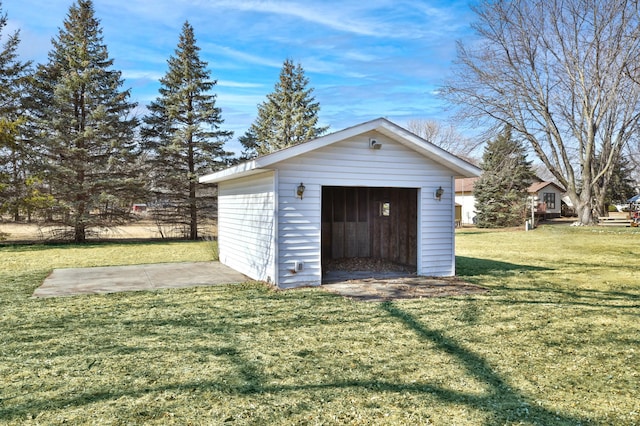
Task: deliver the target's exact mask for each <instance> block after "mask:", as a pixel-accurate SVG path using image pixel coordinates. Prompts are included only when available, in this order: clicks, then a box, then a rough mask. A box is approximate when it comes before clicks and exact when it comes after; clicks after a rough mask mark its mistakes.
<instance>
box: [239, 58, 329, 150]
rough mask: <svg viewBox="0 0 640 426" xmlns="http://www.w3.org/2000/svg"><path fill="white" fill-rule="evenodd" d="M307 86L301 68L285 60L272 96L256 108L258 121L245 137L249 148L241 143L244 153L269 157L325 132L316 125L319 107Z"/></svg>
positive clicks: (324, 128) (306, 79) (307, 80)
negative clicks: (271, 153) (268, 155)
mask: <svg viewBox="0 0 640 426" xmlns="http://www.w3.org/2000/svg"><path fill="white" fill-rule="evenodd" d="M308 84H309V79H308V78H307V77H306V76H305V74H304V70H303V69H302V66H301V65H300V64H298V65H297V66H296V65H294V64H293V62H292V61H291V60H289V59H287V60H285V61H284V65H283V66H282V70H281V71H280V78H279V80H278V82H277V83H276V85H275V89H274V91H273V93H270V94H269V95H267V100H266V101H265V102H263V103H262V104H260V105H258V117H257V118H256V121H255V122H254V123H253V124H252V125H251V127H250V129H249V131H248V132H247V134H246V135H245V136H247V138H246V139H245V140H246V141H248V142H249V144H248V145H247V144H245V143H243V141H242V140H241V141H240V142H241V143H243V145H244V147H245V151H246V152H250V153H252V154H256V155H264V154H268V153H270V152H274V151H277V150H279V149H282V148H286V147H288V146H292V145H297V144H300V143H302V142H306V141H308V140H310V139H313V138H315V137H318V136H320V135H321V134H323V133H324V132H325V131H326V130H327V127H318V125H317V124H318V112H319V111H320V104H318V103H317V102H315V98H314V97H313V96H312V93H313V89H312V88H307V86H308ZM252 138H254V139H252Z"/></svg>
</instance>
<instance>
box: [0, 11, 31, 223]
mask: <svg viewBox="0 0 640 426" xmlns="http://www.w3.org/2000/svg"><path fill="white" fill-rule="evenodd" d="M6 25H7V15H6V14H3V13H2V2H0V40H3V39H4V40H6V41H5V42H4V43H3V44H2V46H1V47H0V214H2V213H3V212H7V211H8V212H10V213H11V215H12V217H13V219H14V220H16V221H17V220H19V219H20V210H21V207H22V206H23V205H24V202H25V198H26V179H27V172H28V170H27V168H28V154H27V152H28V146H27V145H26V144H25V143H24V141H23V140H22V131H23V127H24V123H25V117H24V113H23V98H24V96H23V93H24V84H25V81H26V79H27V76H28V72H29V67H30V63H29V62H21V61H19V60H18V55H17V49H18V46H19V44H20V37H19V32H18V31H15V32H14V33H13V34H9V35H8V36H6V37H3V35H2V32H3V30H4V28H5V27H6Z"/></svg>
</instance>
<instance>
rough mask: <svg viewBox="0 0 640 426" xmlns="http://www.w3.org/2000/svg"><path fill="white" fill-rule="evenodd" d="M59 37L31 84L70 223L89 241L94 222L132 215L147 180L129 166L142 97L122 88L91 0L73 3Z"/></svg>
mask: <svg viewBox="0 0 640 426" xmlns="http://www.w3.org/2000/svg"><path fill="white" fill-rule="evenodd" d="M52 44H53V49H52V50H51V51H50V52H49V61H48V63H47V64H45V65H41V66H39V67H38V71H37V72H36V74H35V76H34V81H33V86H32V98H31V102H32V104H31V107H32V113H33V115H34V119H35V128H34V134H35V138H36V139H35V142H36V143H38V149H40V150H41V154H42V156H43V160H44V161H43V167H44V169H45V171H46V175H45V177H46V182H47V183H48V185H49V187H50V190H51V194H52V195H53V197H54V198H55V200H56V202H57V205H58V207H59V208H60V209H61V210H62V212H63V215H62V220H63V223H64V224H65V225H68V226H71V227H72V228H73V239H74V241H76V242H83V241H85V239H86V236H87V230H88V229H89V228H90V227H93V226H99V225H105V224H107V223H109V221H110V220H112V219H115V218H116V217H118V216H119V215H121V214H122V215H124V214H126V213H127V212H128V211H129V210H130V205H131V202H132V197H134V196H135V191H136V190H137V189H138V188H139V187H140V184H139V182H138V181H137V180H136V179H135V178H134V177H133V176H132V174H131V173H132V170H131V167H130V164H132V162H133V160H134V153H135V151H134V150H135V139H134V131H135V128H136V126H137V121H136V120H135V119H132V118H130V117H129V113H130V111H131V109H132V108H133V107H135V104H134V103H131V102H128V98H129V91H128V90H126V91H121V90H120V87H121V86H122V84H123V80H122V79H121V73H120V71H115V70H113V69H111V67H112V65H113V60H112V59H110V58H109V55H108V51H107V47H106V45H105V44H104V43H103V38H102V29H101V28H100V22H99V20H98V19H97V18H95V16H94V9H93V3H92V2H91V0H78V1H77V3H74V4H73V5H72V6H71V7H70V8H69V12H68V14H67V18H66V20H65V21H64V24H63V28H61V29H60V30H59V34H58V36H57V38H54V39H53V40H52Z"/></svg>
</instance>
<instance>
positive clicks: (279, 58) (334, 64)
mask: <svg viewBox="0 0 640 426" xmlns="http://www.w3.org/2000/svg"><path fill="white" fill-rule="evenodd" d="M71 4H72V1H71V0H64V1H61V0H2V11H3V12H4V13H6V14H7V15H8V18H9V24H8V27H7V28H5V32H3V33H4V35H6V33H9V32H12V31H13V30H15V29H20V37H21V40H22V42H21V46H20V55H21V58H22V59H24V60H33V61H34V62H35V63H44V62H46V60H47V53H48V52H49V51H50V50H51V43H50V41H51V38H52V37H55V36H57V34H58V28H60V27H61V26H62V23H63V21H64V19H65V18H66V14H67V12H68V10H69V6H70V5H71ZM94 8H95V13H96V17H97V18H98V19H100V21H101V25H102V29H103V36H104V41H105V43H106V45H107V47H108V49H109V53H110V56H111V57H112V58H113V59H114V60H115V64H114V68H116V69H118V70H120V71H122V72H123V77H124V78H125V79H126V82H125V88H131V90H132V99H133V100H134V101H136V102H138V103H139V108H138V111H137V113H138V114H139V115H141V114H144V111H145V109H144V106H145V105H146V104H147V103H149V102H150V101H151V100H153V99H155V98H156V97H157V95H158V92H157V90H158V87H159V84H158V79H159V78H160V77H162V76H163V75H164V74H165V72H166V70H167V67H166V61H167V59H168V58H169V56H170V55H172V54H173V53H174V50H175V48H176V45H177V43H178V36H179V34H180V31H181V28H182V25H183V23H184V22H185V21H186V20H188V21H189V22H190V23H191V25H192V26H193V27H194V32H195V35H196V39H197V44H198V46H199V47H200V48H201V58H202V59H203V60H205V61H207V62H208V63H209V69H210V70H211V77H212V78H214V79H217V80H218V85H217V87H216V88H215V92H216V93H217V96H218V98H217V105H218V106H219V107H221V108H222V117H223V119H224V120H225V123H224V125H223V127H224V128H225V129H227V130H233V131H234V132H235V135H234V140H233V141H232V142H231V143H230V144H229V145H228V149H230V150H233V151H239V150H240V148H239V146H238V144H237V143H236V142H235V139H236V138H237V137H238V136H241V135H242V134H243V133H244V132H245V130H246V129H247V128H248V127H249V125H250V124H251V123H252V122H253V120H254V119H255V116H256V111H257V108H256V106H257V105H258V104H259V103H261V102H262V101H264V100H265V96H266V95H267V94H268V93H270V92H272V91H273V88H274V84H275V82H276V81H277V79H278V75H279V73H280V68H281V67H282V63H283V62H284V60H285V59H287V58H290V59H292V60H293V61H294V62H295V63H301V64H302V67H303V68H304V70H305V73H306V75H307V77H308V78H309V80H310V83H309V84H310V87H313V88H314V95H315V97H316V100H317V101H318V102H320V107H321V110H320V121H321V124H322V125H329V126H330V131H336V130H340V129H343V128H345V127H349V126H352V125H355V124H358V123H361V122H363V121H367V120H371V119H374V118H377V117H387V118H388V119H390V120H392V121H394V122H395V123H397V124H399V125H401V126H404V125H406V123H407V121H408V120H411V119H434V120H440V121H445V120H447V119H448V118H449V116H450V115H451V112H449V111H447V110H446V109H445V103H444V101H443V100H441V99H440V98H439V97H438V96H437V90H438V87H439V86H440V85H441V84H442V82H443V80H444V78H446V77H447V75H448V74H449V70H450V67H451V65H452V61H453V60H454V58H455V42H456V40H467V39H469V37H471V36H472V33H471V30H470V23H471V22H472V20H473V18H474V17H473V13H472V12H471V10H470V8H469V2H468V0H463V1H457V0H452V1H447V0H422V1H420V0H410V1H409V0H407V1H405V0H343V1H340V0H337V1H334V0H318V1H312V0H306V1H305V0H290V1H276V0H263V1H260V0H255V1H252V0H249V1H245V0H128V1H123V0H94ZM459 130H461V131H462V132H464V133H468V132H465V130H464V129H459Z"/></svg>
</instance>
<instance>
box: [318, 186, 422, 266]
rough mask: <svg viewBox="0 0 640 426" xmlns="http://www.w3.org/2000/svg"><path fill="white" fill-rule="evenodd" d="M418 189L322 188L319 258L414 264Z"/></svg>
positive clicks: (415, 263) (415, 258)
mask: <svg viewBox="0 0 640 426" xmlns="http://www.w3.org/2000/svg"><path fill="white" fill-rule="evenodd" d="M417 206H418V190H417V189H414V188H362V187H323V189H322V257H323V259H341V258H353V257H371V258H375V259H385V260H390V261H392V262H396V263H400V264H403V265H411V266H416V265H417V228H418V226H417Z"/></svg>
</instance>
